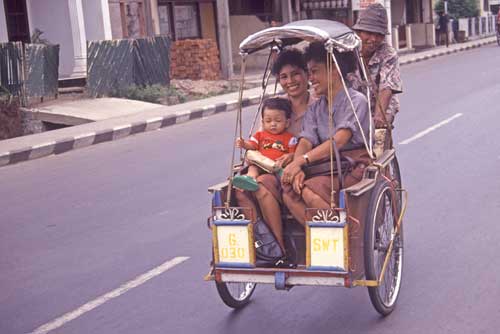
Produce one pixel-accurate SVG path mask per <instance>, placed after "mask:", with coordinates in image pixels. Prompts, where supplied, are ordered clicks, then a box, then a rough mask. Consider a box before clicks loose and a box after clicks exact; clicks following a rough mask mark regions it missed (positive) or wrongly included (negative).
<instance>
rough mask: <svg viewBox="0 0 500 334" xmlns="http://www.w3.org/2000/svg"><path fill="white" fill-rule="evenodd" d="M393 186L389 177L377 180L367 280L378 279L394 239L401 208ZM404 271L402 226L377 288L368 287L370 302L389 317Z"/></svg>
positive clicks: (368, 232)
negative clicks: (387, 179) (388, 179)
mask: <svg viewBox="0 0 500 334" xmlns="http://www.w3.org/2000/svg"><path fill="white" fill-rule="evenodd" d="M396 196H397V195H396V193H395V191H394V188H393V185H391V183H389V182H388V181H386V180H380V181H378V182H377V184H376V186H375V188H374V189H373V192H372V196H371V200H370V204H369V206H368V212H367V216H366V223H365V240H364V241H365V254H364V255H365V273H366V279H368V280H377V279H378V278H379V277H380V275H381V273H382V268H383V266H384V261H385V258H386V255H387V252H388V250H389V244H390V241H391V238H392V237H393V235H394V232H395V228H396V223H397V219H398V218H399V213H400V211H401V206H400V203H399V200H398V199H397V198H396ZM402 270H403V229H402V226H401V227H400V230H399V234H398V235H397V236H395V238H394V246H393V250H392V253H391V257H390V258H389V262H388V265H387V268H386V270H385V274H384V278H383V280H382V282H381V284H380V285H379V286H377V287H368V293H369V295H370V299H371V302H372V304H373V306H374V307H375V309H376V310H377V312H379V313H380V314H381V315H383V316H386V315H388V314H390V313H391V312H392V311H393V310H394V307H395V305H396V301H397V298H398V295H399V290H400V287H401V275H402Z"/></svg>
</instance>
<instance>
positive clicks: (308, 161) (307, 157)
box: [302, 154, 311, 165]
mask: <svg viewBox="0 0 500 334" xmlns="http://www.w3.org/2000/svg"><path fill="white" fill-rule="evenodd" d="M302 158H304V161H305V162H306V165H309V164H310V163H311V161H310V160H309V156H308V155H307V154H304V155H303V156H302Z"/></svg>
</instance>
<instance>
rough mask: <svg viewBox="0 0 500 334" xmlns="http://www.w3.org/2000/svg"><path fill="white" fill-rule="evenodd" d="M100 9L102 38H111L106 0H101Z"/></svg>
mask: <svg viewBox="0 0 500 334" xmlns="http://www.w3.org/2000/svg"><path fill="white" fill-rule="evenodd" d="M101 11H102V25H103V29H104V38H105V39H113V34H112V33H111V17H110V15H109V2H108V0H101ZM87 19H90V18H87Z"/></svg>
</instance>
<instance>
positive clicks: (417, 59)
mask: <svg viewBox="0 0 500 334" xmlns="http://www.w3.org/2000/svg"><path fill="white" fill-rule="evenodd" d="M495 42H496V39H494V40H491V41H490V40H483V41H478V42H475V43H473V44H470V45H464V46H460V47H458V48H453V49H443V50H440V51H438V52H435V53H433V54H430V55H429V54H428V55H422V56H417V57H414V58H411V59H408V60H405V61H401V62H400V66H402V65H408V64H413V63H417V62H420V61H423V60H428V59H431V58H436V57H441V56H445V55H449V54H452V53H457V52H460V51H465V50H470V49H475V48H479V47H481V46H483V45H487V44H491V43H495Z"/></svg>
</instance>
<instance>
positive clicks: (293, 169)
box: [281, 160, 302, 184]
mask: <svg viewBox="0 0 500 334" xmlns="http://www.w3.org/2000/svg"><path fill="white" fill-rule="evenodd" d="M300 172H302V168H300V165H299V163H298V162H297V161H296V160H294V161H292V162H291V163H290V164H289V165H288V166H286V167H285V170H284V171H283V175H282V176H281V182H283V183H284V184H293V179H294V178H295V176H296V175H297V174H299V173H300Z"/></svg>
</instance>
